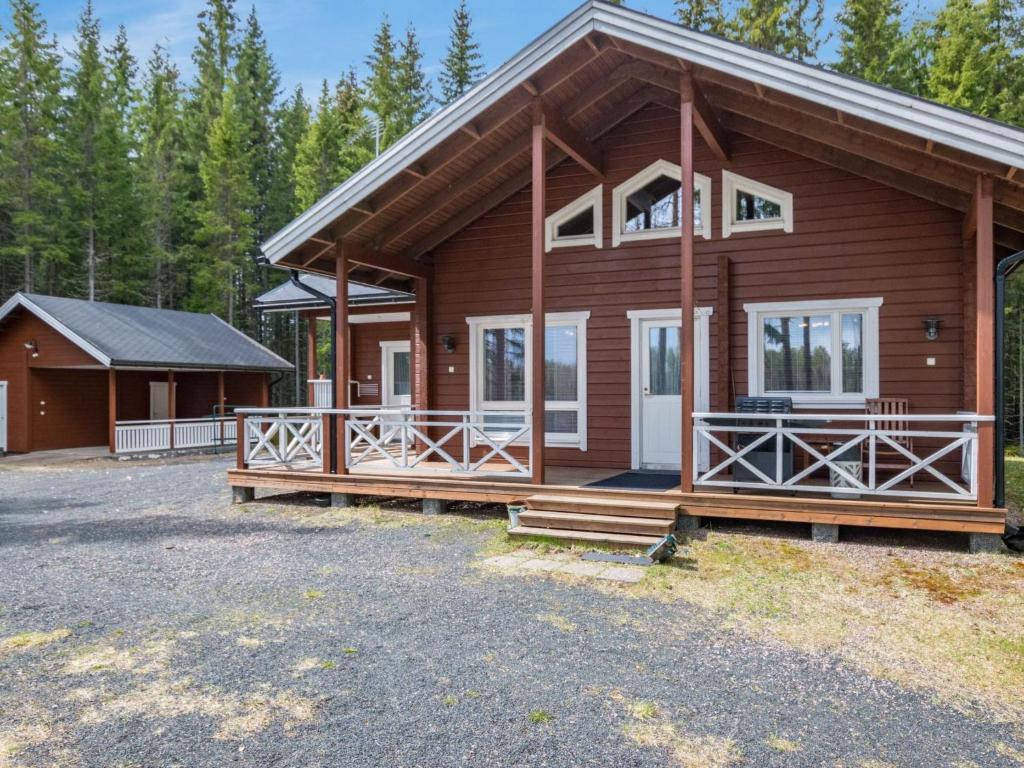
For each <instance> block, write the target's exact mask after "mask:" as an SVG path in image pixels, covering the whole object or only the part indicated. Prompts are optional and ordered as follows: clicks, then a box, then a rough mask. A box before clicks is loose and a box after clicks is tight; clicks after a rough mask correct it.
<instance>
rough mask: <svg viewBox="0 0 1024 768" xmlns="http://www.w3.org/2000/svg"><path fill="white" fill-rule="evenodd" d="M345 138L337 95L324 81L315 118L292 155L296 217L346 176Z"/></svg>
mask: <svg viewBox="0 0 1024 768" xmlns="http://www.w3.org/2000/svg"><path fill="white" fill-rule="evenodd" d="M347 138H348V136H347V135H346V130H345V125H344V122H343V116H342V114H341V111H340V109H339V99H338V98H337V94H332V93H331V90H330V86H328V84H327V81H326V80H324V81H323V83H322V84H321V86H320V99H319V100H318V101H317V106H316V114H315V115H314V117H313V119H312V120H311V121H310V123H309V127H308V128H307V130H306V133H305V135H304V136H303V137H302V140H301V141H300V142H299V144H298V146H297V148H296V151H295V165H294V168H293V178H294V187H295V213H296V214H297V213H300V212H301V211H303V210H305V209H306V208H308V207H309V206H311V205H312V204H313V203H315V202H316V201H317V200H319V199H320V198H321V197H323V196H324V195H326V194H327V193H328V192H330V191H331V190H332V189H334V187H335V186H337V185H338V184H340V183H341V182H342V181H343V180H344V179H345V178H346V177H347V176H348V175H350V174H347V173H345V170H346V169H344V168H343V167H342V162H341V160H342V153H343V152H344V150H345V141H346V139H347Z"/></svg>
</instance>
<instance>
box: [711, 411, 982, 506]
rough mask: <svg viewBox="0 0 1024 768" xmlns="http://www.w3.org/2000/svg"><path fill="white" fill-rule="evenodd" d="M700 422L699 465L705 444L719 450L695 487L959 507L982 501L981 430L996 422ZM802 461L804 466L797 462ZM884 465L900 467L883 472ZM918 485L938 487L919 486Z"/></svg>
mask: <svg viewBox="0 0 1024 768" xmlns="http://www.w3.org/2000/svg"><path fill="white" fill-rule="evenodd" d="M693 417H694V427H693V447H694V451H693V455H694V457H695V459H696V457H697V456H699V455H700V449H701V448H703V447H705V446H707V447H708V448H710V449H711V450H712V452H715V451H716V450H717V457H713V458H712V466H711V467H710V468H709V469H707V470H706V471H703V472H701V471H700V470H699V469H698V467H697V463H696V460H695V461H694V483H695V484H696V485H699V486H702V487H709V486H710V487H720V488H730V489H746V490H781V491H794V492H795V491H807V492H811V493H832V494H835V495H843V496H847V497H850V496H899V497H904V498H907V497H909V498H918V499H931V500H955V501H973V500H976V499H977V498H978V477H977V466H978V434H977V425H978V423H979V422H991V421H993V418H992V417H981V416H973V415H946V414H927V415H926V414H907V415H905V416H903V415H901V416H893V415H891V414H879V415H874V414H858V413H841V414H817V413H788V414H774V413H772V414H768V413H766V414H749V413H745V414H740V413H704V412H698V413H694V414H693ZM894 425H898V426H901V427H902V428H894ZM911 425H923V426H917V427H915V428H910V427H911ZM928 427H933V428H928ZM972 427H973V428H972ZM881 454H886V455H885V461H884V462H881V461H879V459H880V457H881ZM798 456H799V457H801V458H802V461H800V462H798V461H796V460H795V459H796V457H798ZM716 458H717V463H716ZM881 463H885V464H893V465H896V466H893V467H885V468H884V469H883V468H882V467H879V466H878V465H879V464H881ZM961 467H964V468H965V469H966V473H965V475H966V476H961V472H960V468H961ZM951 469H952V470H953V471H950V470H951ZM821 472H827V473H828V480H827V481H826V482H814V480H815V478H814V477H813V475H814V474H815V473H821ZM950 475H952V476H950ZM915 480H916V481H921V480H925V481H931V482H929V483H928V484H927V485H926V486H924V487H921V486H919V487H913V486H912V481H915ZM936 484H937V485H936ZM936 487H937V488H938V490H933V489H934V488H936Z"/></svg>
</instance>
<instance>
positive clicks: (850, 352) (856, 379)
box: [842, 313, 864, 393]
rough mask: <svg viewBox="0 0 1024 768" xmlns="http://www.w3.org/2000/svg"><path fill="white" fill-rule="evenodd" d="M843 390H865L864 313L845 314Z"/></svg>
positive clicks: (856, 391)
mask: <svg viewBox="0 0 1024 768" xmlns="http://www.w3.org/2000/svg"><path fill="white" fill-rule="evenodd" d="M842 328H843V392H855V393H860V392H863V391H864V315H862V314H860V313H857V314H849V315H843V325H842Z"/></svg>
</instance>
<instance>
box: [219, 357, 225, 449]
mask: <svg viewBox="0 0 1024 768" xmlns="http://www.w3.org/2000/svg"><path fill="white" fill-rule="evenodd" d="M217 423H218V425H219V426H218V427H217V429H218V431H219V439H220V444H221V445H224V371H217Z"/></svg>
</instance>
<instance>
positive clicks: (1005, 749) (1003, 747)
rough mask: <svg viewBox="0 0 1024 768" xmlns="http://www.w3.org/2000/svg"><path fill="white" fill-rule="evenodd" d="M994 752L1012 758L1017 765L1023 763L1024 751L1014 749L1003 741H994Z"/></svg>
mask: <svg viewBox="0 0 1024 768" xmlns="http://www.w3.org/2000/svg"><path fill="white" fill-rule="evenodd" d="M996 752H998V753H999V754H1000V755H1002V756H1003V757H1005V758H1008V759H1010V760H1013V761H1014V762H1015V763H1017V764H1019V765H1024V752H1021V751H1020V750H1019V749H1014V748H1013V747H1011V746H1010V745H1009V744H1006V743H1005V742H1002V741H1000V742H997V743H996Z"/></svg>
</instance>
